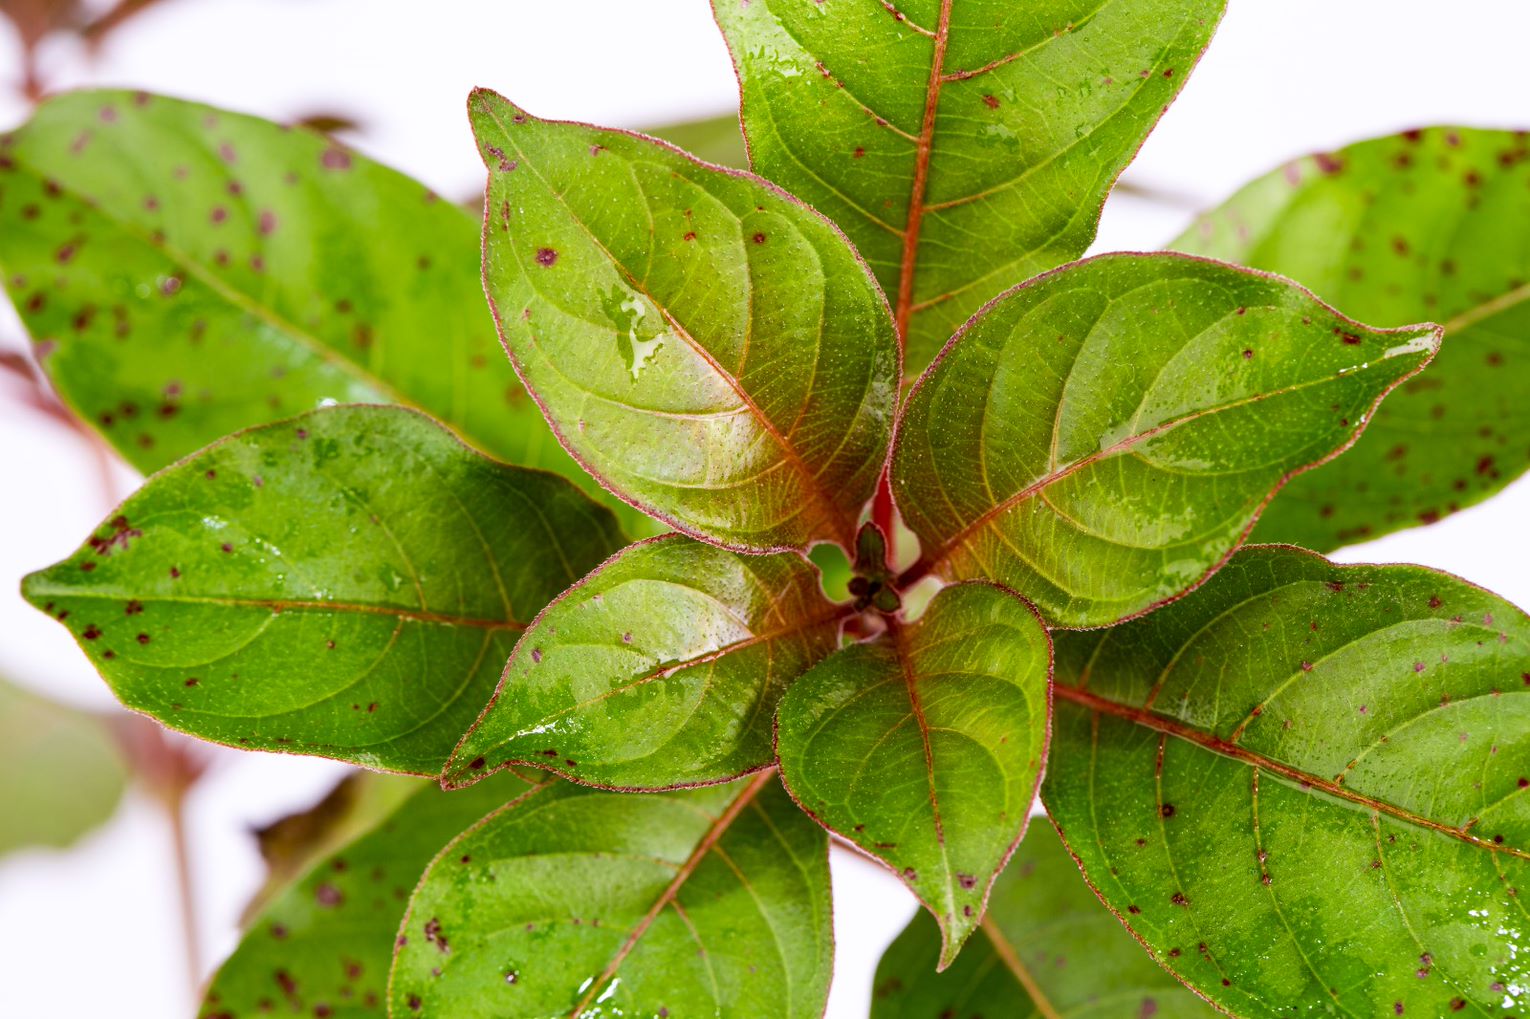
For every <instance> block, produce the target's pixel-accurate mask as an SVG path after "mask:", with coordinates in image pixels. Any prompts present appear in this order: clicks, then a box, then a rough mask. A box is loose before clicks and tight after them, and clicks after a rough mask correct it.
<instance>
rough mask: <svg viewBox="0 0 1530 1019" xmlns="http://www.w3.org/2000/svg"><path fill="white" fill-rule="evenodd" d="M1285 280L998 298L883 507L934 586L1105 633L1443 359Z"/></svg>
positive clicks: (1097, 271) (1083, 268) (1116, 276)
mask: <svg viewBox="0 0 1530 1019" xmlns="http://www.w3.org/2000/svg"><path fill="white" fill-rule="evenodd" d="M1438 340H1439V329H1438V327H1436V326H1412V327H1409V328H1406V329H1397V330H1377V329H1371V328H1368V327H1366V326H1361V325H1359V324H1357V323H1355V322H1352V321H1350V320H1349V319H1346V318H1344V317H1342V316H1340V315H1339V314H1338V313H1336V312H1334V311H1333V310H1332V309H1330V308H1328V307H1327V306H1325V305H1323V304H1321V303H1319V302H1318V301H1317V300H1315V299H1314V298H1313V297H1312V296H1311V295H1310V294H1308V293H1307V292H1306V291H1304V290H1302V289H1300V288H1299V287H1297V286H1295V285H1294V284H1291V283H1289V282H1288V281H1285V280H1282V279H1279V278H1276V277H1269V276H1265V275H1263V274H1256V273H1251V272H1248V271H1246V270H1242V269H1239V268H1237V267H1234V266H1229V265H1225V264H1221V263H1217V262H1209V261H1205V260H1200V259H1194V258H1189V257H1186V256H1183V255H1170V254H1160V255H1107V256H1102V257H1099V258H1094V259H1090V260H1087V261H1084V262H1080V263H1078V264H1076V265H1073V266H1069V267H1067V268H1064V269H1060V270H1058V271H1057V272H1055V273H1051V274H1048V275H1047V276H1044V277H1041V278H1040V279H1038V280H1034V281H1032V282H1030V283H1027V284H1025V285H1024V286H1021V287H1018V288H1016V289H1015V290H1013V291H1011V292H1010V293H1009V294H1007V295H1006V296H1004V297H1002V298H1000V299H999V300H998V301H996V302H994V303H993V304H992V305H991V306H990V307H989V308H988V309H987V310H985V311H984V312H983V314H981V315H979V316H978V317H976V318H974V319H973V320H972V322H971V323H970V324H969V325H968V326H967V327H966V328H965V329H964V330H963V331H962V332H961V333H960V334H958V335H957V337H956V338H955V339H953V340H952V342H951V343H950V344H949V345H948V346H947V348H946V350H945V351H944V352H943V353H942V355H941V357H940V359H939V360H937V361H936V362H935V364H934V365H933V366H931V368H930V370H929V371H928V372H926V373H925V375H924V376H923V377H922V378H921V379H920V381H919V383H918V384H917V386H916V387H915V388H914V390H913V391H912V392H911V394H910V395H909V398H908V402H907V407H906V410H905V412H904V416H903V418H902V420H901V421H900V423H899V426H898V438H897V446H896V449H895V450H894V453H893V460H892V483H893V491H894V493H895V495H896V497H897V500H898V506H899V508H900V509H901V510H902V513H903V518H904V520H905V521H906V522H907V523H908V525H909V527H910V528H912V529H913V531H914V533H915V534H917V535H918V536H919V540H920V542H921V544H922V549H923V552H922V554H923V557H924V563H925V567H924V568H926V569H928V570H929V571H931V572H934V573H936V574H938V575H940V576H943V577H945V578H947V579H953V580H962V579H968V578H973V577H982V578H987V579H990V580H994V581H997V582H998V583H1001V584H1003V585H1005V586H1006V587H1009V588H1012V589H1014V590H1016V591H1019V592H1021V593H1022V594H1024V595H1025V596H1026V597H1028V598H1030V599H1032V600H1033V601H1035V602H1036V604H1037V606H1038V607H1039V608H1040V609H1041V612H1042V615H1043V616H1045V617H1046V619H1047V620H1048V622H1050V623H1053V624H1055V625H1061V626H1075V627H1081V626H1098V625H1105V624H1109V623H1113V622H1116V621H1118V620H1120V619H1123V618H1126V617H1130V616H1133V615H1136V614H1139V613H1141V612H1144V611H1146V610H1148V609H1151V608H1152V607H1153V606H1155V605H1157V604H1161V603H1162V602H1164V601H1165V600H1167V599H1170V598H1173V597H1175V596H1176V595H1178V594H1180V593H1181V592H1183V591H1184V590H1186V589H1187V588H1189V587H1191V586H1193V585H1194V584H1196V583H1197V582H1198V581H1200V580H1201V579H1202V578H1203V577H1204V576H1205V575H1206V574H1207V573H1208V572H1209V571H1210V570H1212V569H1214V568H1215V567H1216V566H1217V564H1218V563H1219V562H1221V561H1222V559H1223V558H1225V557H1226V556H1227V555H1228V553H1230V552H1231V551H1232V550H1233V549H1234V548H1235V547H1236V546H1237V545H1238V544H1239V543H1240V542H1241V541H1242V540H1243V537H1244V536H1245V535H1246V534H1247V532H1248V529H1249V528H1250V527H1251V526H1252V524H1253V522H1254V520H1255V518H1256V517H1257V516H1258V514H1259V511H1260V508H1261V507H1262V506H1263V505H1264V503H1265V502H1266V500H1268V499H1269V497H1270V495H1271V494H1272V493H1273V492H1274V491H1275V490H1276V489H1278V488H1279V487H1280V486H1281V484H1283V483H1284V481H1285V480H1286V479H1287V478H1289V477H1290V476H1291V475H1292V474H1294V473H1296V472H1298V471H1301V470H1303V469H1305V468H1306V467H1308V466H1310V465H1312V464H1314V463H1318V462H1321V461H1322V460H1324V459H1326V458H1328V457H1330V456H1333V455H1334V454H1336V453H1337V452H1339V451H1340V450H1342V449H1344V448H1345V447H1346V446H1347V445H1348V444H1349V443H1350V442H1352V441H1353V440H1354V438H1355V436H1356V435H1357V434H1359V432H1360V430H1361V428H1362V427H1363V426H1364V423H1365V421H1366V419H1367V417H1368V415H1370V414H1371V413H1372V411H1373V409H1374V408H1375V405H1376V403H1377V401H1378V400H1380V399H1381V398H1382V396H1384V395H1385V394H1386V393H1387V392H1388V391H1389V390H1390V389H1391V388H1392V387H1394V386H1396V385H1397V384H1398V383H1399V382H1400V381H1402V380H1403V379H1405V378H1406V377H1407V376H1409V375H1410V374H1412V373H1413V372H1416V371H1417V370H1418V369H1419V368H1421V367H1422V366H1423V365H1424V364H1425V363H1427V362H1428V360H1429V358H1430V357H1431V356H1432V355H1433V352H1434V350H1435V348H1436V345H1437V343H1438Z"/></svg>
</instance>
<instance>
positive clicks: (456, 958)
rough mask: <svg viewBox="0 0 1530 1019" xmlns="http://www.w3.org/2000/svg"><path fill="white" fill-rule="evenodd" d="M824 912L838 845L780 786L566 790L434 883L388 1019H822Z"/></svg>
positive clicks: (427, 883) (530, 804)
mask: <svg viewBox="0 0 1530 1019" xmlns="http://www.w3.org/2000/svg"><path fill="white" fill-rule="evenodd" d="M829 914H830V908H829V868H828V840H827V838H826V837H825V836H824V833H823V831H822V830H821V829H819V828H818V827H817V826H816V825H814V824H813V823H812V822H811V821H809V820H808V819H807V818H806V817H804V816H803V815H802V812H801V811H799V810H798V809H797V808H796V807H795V806H794V805H793V804H792V802H791V800H790V799H788V798H787V796H786V794H785V793H784V792H782V791H781V788H780V785H779V783H778V782H777V781H776V779H775V777H774V775H772V774H768V773H767V774H763V775H757V776H754V777H752V778H748V779H745V780H743V781H741V782H737V783H733V784H730V785H726V786H714V787H711V788H707V789H698V790H691V791H687V792H673V793H661V794H655V795H649V796H630V795H622V794H618V793H609V792H601V791H597V790H591V789H585V788H582V787H579V786H575V785H572V784H569V783H564V782H555V783H553V784H551V785H549V786H547V787H546V788H544V789H542V790H541V791H539V792H536V793H533V794H531V795H530V796H528V797H524V798H522V799H521V800H519V801H517V802H514V803H511V804H510V805H508V806H506V807H505V808H504V809H503V810H500V811H498V812H497V813H495V814H493V815H492V816H490V817H488V818H486V819H485V820H484V822H483V823H482V824H480V825H478V826H476V827H474V828H473V829H471V830H469V831H467V832H465V833H464V834H463V836H462V837H461V838H460V839H458V840H457V841H455V842H453V843H452V844H451V845H450V846H448V847H447V848H446V849H445V850H444V851H443V852H442V854H441V856H440V858H439V859H438V860H437V861H436V863H435V864H434V865H433V866H432V867H431V869H430V870H429V871H428V872H427V873H426V875H425V878H424V880H423V881H422V882H421V884H420V887H419V890H418V891H416V893H415V895H414V898H413V899H412V900H411V901H410V904H409V914H408V916H407V917H406V918H405V920H404V928H403V932H402V935H401V939H400V947H399V950H398V953H397V956H396V957H395V960H394V966H393V977H392V982H391V991H390V995H391V1003H392V1008H393V1015H395V1016H410V1015H419V1016H421V1017H422V1019H432V1017H436V1019H439V1017H450V1019H503V1017H505V1016H528V1017H529V1016H587V1017H594V1016H617V1015H626V1016H637V1015H641V1016H664V1015H669V1016H674V1017H679V1016H717V1017H719V1019H733V1017H736V1019H745V1017H754V1016H779V1017H781V1019H810V1017H811V1019H816V1017H818V1016H820V1015H822V1013H823V1008H824V1003H825V999H826V997H827V995H828V989H829V971H830V963H831V956H832V937H831V931H830V924H829V920H830V917H829Z"/></svg>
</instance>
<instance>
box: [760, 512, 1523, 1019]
mask: <svg viewBox="0 0 1530 1019" xmlns="http://www.w3.org/2000/svg"><path fill="white" fill-rule="evenodd" d="M1276 549H1278V550H1281V551H1286V552H1300V553H1301V554H1302V555H1304V556H1310V557H1311V558H1313V559H1316V560H1318V562H1320V563H1322V564H1324V565H1326V566H1328V567H1330V568H1331V569H1334V570H1336V571H1340V572H1342V571H1347V570H1359V569H1371V570H1376V569H1385V568H1388V567H1401V568H1403V569H1414V570H1425V571H1427V572H1429V573H1434V574H1437V575H1439V576H1442V577H1445V578H1447V579H1449V580H1454V581H1456V582H1457V583H1460V584H1464V585H1466V586H1467V587H1469V588H1471V589H1472V590H1474V591H1479V592H1481V593H1482V594H1485V595H1488V596H1489V597H1492V598H1497V599H1498V600H1499V601H1501V602H1503V603H1504V604H1505V605H1508V606H1509V607H1510V608H1512V609H1513V610H1514V611H1516V612H1518V613H1519V614H1520V615H1521V616H1523V617H1526V618H1527V619H1530V612H1527V611H1526V610H1525V609H1522V608H1520V607H1519V606H1518V605H1515V604H1514V603H1513V602H1511V601H1509V600H1508V599H1507V598H1505V597H1503V596H1502V595H1500V594H1498V593H1497V592H1496V591H1494V590H1492V589H1491V588H1488V587H1484V586H1483V585H1482V584H1478V583H1476V582H1474V581H1471V580H1467V579H1466V578H1465V577H1462V576H1460V575H1459V574H1455V573H1451V572H1450V571H1449V570H1441V569H1438V568H1436V567H1433V566H1425V565H1423V564H1421V563H1408V562H1402V563H1372V562H1365V563H1336V562H1334V561H1333V560H1332V559H1330V558H1328V557H1327V556H1325V555H1323V554H1322V553H1320V552H1314V551H1312V550H1311V549H1307V548H1302V547H1301V546H1300V545H1290V544H1285V543H1282V542H1267V543H1261V544H1256V545H1245V546H1243V551H1245V552H1259V551H1268V550H1276ZM1186 593H1189V592H1186ZM1057 629H1062V627H1057ZM1149 710H1151V709H1149ZM1218 756H1220V755H1218ZM1049 763H1050V762H1049ZM784 784H785V783H783V785H784ZM1046 800H1047V797H1046V795H1045V794H1042V795H1041V805H1042V807H1043V808H1044V809H1045V810H1046V812H1047V813H1046V817H1047V820H1048V821H1049V822H1050V823H1051V825H1052V828H1053V829H1054V830H1055V831H1056V832H1057V837H1058V838H1059V839H1060V840H1061V841H1062V844H1063V848H1064V849H1066V850H1067V851H1068V855H1069V856H1070V857H1072V858H1073V863H1074V865H1075V866H1077V867H1078V872H1079V875H1080V876H1081V877H1082V878H1083V879H1084V884H1085V885H1087V886H1088V888H1089V890H1090V891H1091V892H1093V893H1094V897H1095V898H1097V899H1099V900H1100V905H1102V906H1104V907H1105V909H1106V910H1108V911H1109V912H1110V915H1111V916H1113V917H1115V918H1116V920H1117V921H1119V922H1120V924H1121V926H1122V927H1125V928H1126V931H1127V933H1128V934H1130V935H1131V936H1132V939H1133V940H1134V941H1136V942H1137V944H1139V945H1141V946H1142V948H1143V950H1144V951H1145V952H1147V954H1148V958H1150V959H1152V960H1153V961H1154V962H1155V963H1157V964H1158V966H1159V968H1160V969H1162V970H1163V971H1164V972H1165V973H1167V974H1169V976H1171V977H1173V978H1174V980H1175V981H1176V982H1178V983H1179V984H1181V985H1183V986H1184V988H1185V989H1186V990H1188V991H1189V992H1190V993H1191V994H1194V995H1195V996H1196V997H1197V998H1200V999H1201V1000H1202V1001H1204V1002H1206V1004H1208V1005H1210V1006H1211V1007H1212V1008H1214V1009H1216V1010H1217V1011H1218V1012H1221V1013H1222V1014H1223V1015H1228V1016H1233V1019H1237V1014H1236V1013H1234V1012H1232V1011H1230V1010H1229V1009H1227V1008H1226V1007H1224V1006H1222V1005H1220V1004H1218V1003H1217V1002H1215V1001H1212V1000H1211V999H1210V998H1209V997H1207V996H1206V995H1205V994H1204V993H1202V992H1201V991H1200V990H1198V989H1197V988H1195V987H1193V986H1191V985H1190V983H1189V982H1188V981H1187V980H1185V979H1184V978H1183V977H1181V976H1180V975H1179V974H1178V973H1176V972H1174V970H1172V969H1170V968H1169V965H1168V963H1166V962H1164V961H1163V960H1162V959H1160V958H1159V957H1158V956H1157V955H1156V954H1155V953H1154V952H1153V947H1152V946H1151V945H1149V944H1148V942H1147V939H1146V938H1144V937H1143V936H1142V935H1141V934H1139V933H1137V930H1136V928H1134V927H1133V926H1132V924H1131V921H1130V920H1128V919H1127V918H1126V917H1125V916H1123V915H1122V914H1121V912H1120V911H1119V910H1118V909H1116V907H1114V906H1112V905H1111V904H1110V903H1109V902H1108V901H1107V900H1106V898H1105V896H1104V895H1103V894H1101V892H1100V889H1099V887H1098V886H1097V885H1096V884H1095V882H1094V880H1093V879H1092V878H1091V877H1090V876H1089V872H1088V871H1087V870H1086V869H1085V868H1084V862H1083V860H1081V859H1080V858H1079V856H1078V854H1077V853H1075V852H1074V851H1073V846H1072V844H1071V843H1070V842H1069V841H1068V834H1067V832H1065V831H1063V829H1062V826H1061V825H1059V824H1058V823H1057V821H1056V820H1055V819H1054V818H1053V817H1052V808H1051V805H1050V804H1048V803H1047V802H1046Z"/></svg>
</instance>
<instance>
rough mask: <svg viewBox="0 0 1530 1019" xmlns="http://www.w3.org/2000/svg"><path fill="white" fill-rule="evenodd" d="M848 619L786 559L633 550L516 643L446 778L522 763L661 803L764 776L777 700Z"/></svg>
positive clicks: (698, 549)
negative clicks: (686, 790)
mask: <svg viewBox="0 0 1530 1019" xmlns="http://www.w3.org/2000/svg"><path fill="white" fill-rule="evenodd" d="M851 614H852V610H851V609H850V607H849V606H844V605H835V604H833V603H831V602H829V601H828V600H827V599H825V598H824V596H823V592H822V589H821V588H820V587H819V574H818V571H817V569H815V568H814V567H813V566H812V564H811V563H809V562H808V561H807V560H806V559H804V558H803V557H802V556H800V555H798V554H797V553H794V552H785V553H781V554H779V555H769V556H744V555H739V554H738V553H736V552H729V551H727V550H725V549H720V548H716V547H714V546H711V545H706V544H703V543H701V542H698V541H695V540H693V539H691V538H687V537H684V536H682V535H678V534H673V535H668V536H666V537H660V538H653V539H650V540H649V541H646V542H642V543H640V544H637V545H633V546H631V547H629V548H627V549H624V550H623V551H621V552H619V553H617V555H616V556H615V557H614V558H612V559H611V560H610V561H609V562H607V563H606V564H605V565H604V566H602V567H601V568H600V569H598V570H596V571H595V572H594V573H592V574H590V575H589V576H588V577H586V578H585V579H584V580H582V581H580V582H579V583H578V584H577V585H576V586H574V587H573V588H571V589H569V590H568V591H567V592H565V593H564V594H562V595H560V596H559V597H558V599H557V601H555V602H553V604H552V605H550V606H548V608H547V610H546V611H545V612H543V613H542V615H541V616H540V617H538V619H537V620H536V622H535V623H533V624H532V626H531V628H530V629H529V630H527V631H526V633H525V635H524V636H522V637H521V639H520V642H519V643H518V644H517V645H516V648H515V653H514V654H512V655H511V656H510V663H509V665H507V666H506V667H505V674H504V678H503V679H501V680H500V685H499V689H498V691H496V693H495V695H494V700H493V701H492V702H491V703H490V704H489V706H488V707H487V708H486V709H484V713H483V716H482V717H481V718H480V719H479V720H478V723H477V724H476V725H474V727H473V729H472V731H470V732H469V733H468V735H467V737H466V738H465V739H464V740H463V741H462V745H461V746H459V747H458V748H457V750H456V752H455V753H454V754H453V755H452V759H451V761H449V762H448V763H447V766H446V772H445V776H444V780H445V782H446V784H447V785H448V786H451V785H457V784H460V783H464V782H470V781H473V780H475V779H477V778H479V777H481V776H482V775H484V774H487V773H488V772H490V771H492V770H494V769H497V768H501V767H504V766H505V765H506V764H511V763H518V764H530V765H534V766H536V767H538V768H545V769H547V770H549V771H555V772H558V773H559V774H562V775H565V776H567V777H569V778H572V779H576V780H578V781H580V782H584V783H587V784H590V785H598V786H604V787H609V788H622V789H661V788H670V787H674V786H679V785H697V784H702V783H709V782H719V781H723V780H726V779H731V778H737V777H739V776H740V775H742V774H744V773H745V772H748V771H753V770H756V769H759V768H763V767H765V766H766V765H768V764H770V763H771V761H772V760H773V758H774V756H775V754H774V751H773V748H772V721H773V720H774V718H775V713H776V703H777V702H778V701H779V700H780V698H781V694H782V693H783V692H784V691H785V690H786V687H787V685H788V684H789V683H791V682H792V680H794V679H796V677H797V676H799V675H801V674H802V673H803V672H804V671H805V670H806V669H807V668H808V667H809V666H811V665H813V664H814V663H815V662H817V661H818V660H819V659H821V658H823V657H824V656H826V655H828V654H830V653H832V652H833V651H834V650H835V649H836V648H838V647H839V630H840V625H841V623H842V622H843V621H844V620H845V618H846V617H848V616H849V615H851Z"/></svg>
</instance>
